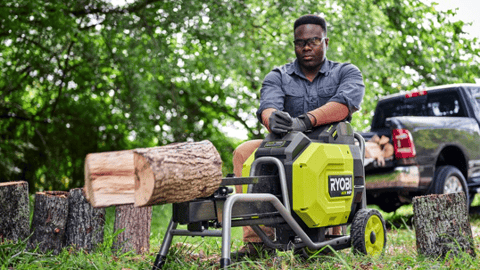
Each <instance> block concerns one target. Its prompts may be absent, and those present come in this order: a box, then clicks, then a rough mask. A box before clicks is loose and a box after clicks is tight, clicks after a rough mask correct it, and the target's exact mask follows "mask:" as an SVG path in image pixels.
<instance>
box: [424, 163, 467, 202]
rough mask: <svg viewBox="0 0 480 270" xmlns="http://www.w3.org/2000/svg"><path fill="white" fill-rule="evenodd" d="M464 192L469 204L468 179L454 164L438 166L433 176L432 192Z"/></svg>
mask: <svg viewBox="0 0 480 270" xmlns="http://www.w3.org/2000/svg"><path fill="white" fill-rule="evenodd" d="M456 192H464V193H465V198H466V202H467V204H468V205H469V203H470V196H469V194H468V188H467V181H465V177H464V176H463V174H462V173H461V172H460V170H458V169H457V168H456V167H454V166H450V165H447V166H441V167H438V168H437V171H436V172H435V176H434V178H433V186H432V190H431V193H433V194H448V193H456Z"/></svg>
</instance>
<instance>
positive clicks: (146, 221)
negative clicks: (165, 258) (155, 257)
mask: <svg viewBox="0 0 480 270" xmlns="http://www.w3.org/2000/svg"><path fill="white" fill-rule="evenodd" d="M151 221H152V207H151V206H149V207H142V208H137V207H134V206H133V204H126V205H118V206H116V207H115V224H114V226H113V227H114V231H115V232H116V231H118V230H121V229H125V230H124V231H123V232H121V233H120V234H118V235H117V237H116V238H115V239H114V242H113V246H112V249H113V250H115V251H120V252H122V253H125V252H128V251H131V250H135V251H136V253H137V254H144V253H148V252H149V250H150V226H151Z"/></svg>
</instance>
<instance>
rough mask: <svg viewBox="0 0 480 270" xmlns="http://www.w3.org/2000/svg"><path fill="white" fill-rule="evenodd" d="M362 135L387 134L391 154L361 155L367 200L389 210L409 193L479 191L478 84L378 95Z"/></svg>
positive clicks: (470, 196) (410, 195) (405, 201)
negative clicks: (371, 156)
mask: <svg viewBox="0 0 480 270" xmlns="http://www.w3.org/2000/svg"><path fill="white" fill-rule="evenodd" d="M362 135H363V137H364V138H365V140H366V141H368V140H369V139H371V138H372V137H373V136H374V135H378V136H380V137H381V136H386V137H388V138H389V139H390V143H391V144H392V145H393V146H394V154H393V155H392V156H391V157H387V158H385V160H384V161H383V160H382V162H379V161H378V160H376V159H372V158H371V159H366V160H365V164H364V165H365V174H366V187H367V202H368V203H369V204H376V205H378V206H379V207H380V208H381V209H382V210H384V211H386V212H391V211H394V210H396V209H397V208H398V207H400V206H402V205H404V204H409V203H411V201H412V199H413V197H415V196H421V195H426V194H443V193H452V192H460V191H463V192H464V193H465V194H466V198H467V202H468V203H469V204H470V203H471V202H472V200H473V197H474V196H475V194H476V193H477V192H479V191H480V85H476V84H452V85H444V86H437V87H431V88H426V89H424V90H421V91H413V92H408V93H402V94H394V95H389V96H386V97H383V98H381V99H380V100H379V101H378V104H377V107H376V109H375V114H374V116H373V119H372V124H371V129H370V132H366V133H362Z"/></svg>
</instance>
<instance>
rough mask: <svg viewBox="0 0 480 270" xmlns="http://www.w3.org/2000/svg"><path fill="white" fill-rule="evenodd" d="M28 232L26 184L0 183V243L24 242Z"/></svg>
mask: <svg viewBox="0 0 480 270" xmlns="http://www.w3.org/2000/svg"><path fill="white" fill-rule="evenodd" d="M29 230H30V207H29V204H28V183H27V182H25V181H17V182H6V183H0V243H2V242H4V241H12V242H14V243H16V242H18V241H21V240H24V239H25V238H27V237H28V233H29Z"/></svg>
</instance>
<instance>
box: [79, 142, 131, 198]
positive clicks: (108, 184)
mask: <svg viewBox="0 0 480 270" xmlns="http://www.w3.org/2000/svg"><path fill="white" fill-rule="evenodd" d="M134 172H135V171H134V168H133V151H132V150H126V151H115V152H104V153H93V154H88V155H87V157H86V158H85V193H86V197H87V200H88V201H89V202H90V204H92V206H93V207H107V206H112V205H122V204H130V203H134V201H135V196H134V193H135V175H134Z"/></svg>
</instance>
